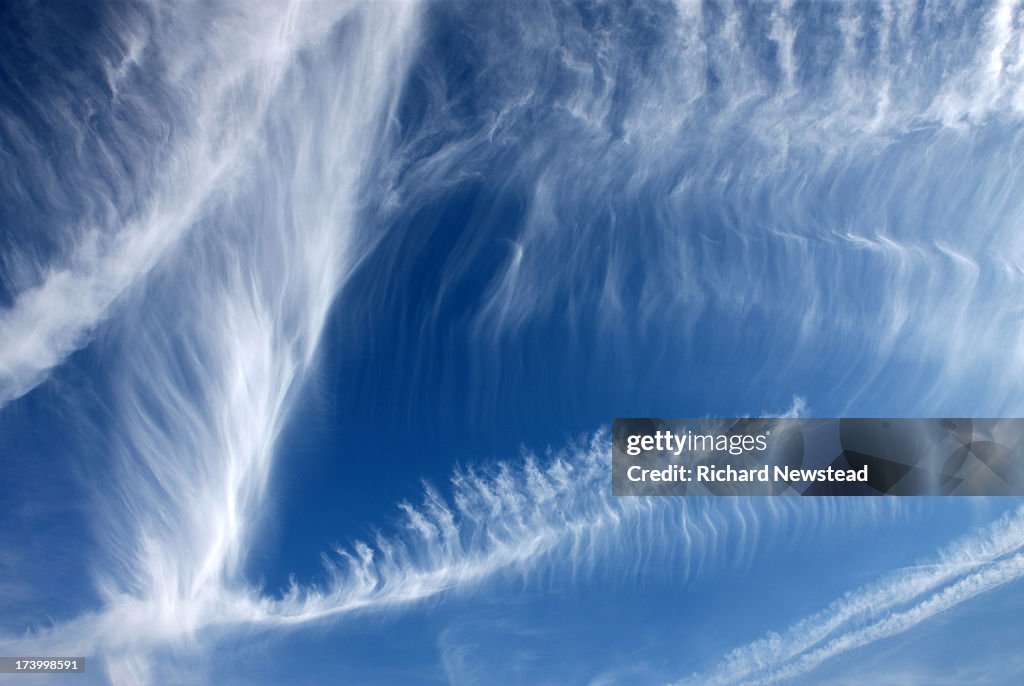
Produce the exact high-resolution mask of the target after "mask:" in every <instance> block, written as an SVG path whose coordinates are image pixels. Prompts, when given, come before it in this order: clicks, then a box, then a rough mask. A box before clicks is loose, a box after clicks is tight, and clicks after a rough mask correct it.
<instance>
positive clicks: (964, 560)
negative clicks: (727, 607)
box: [678, 508, 1024, 685]
mask: <svg viewBox="0 0 1024 686" xmlns="http://www.w3.org/2000/svg"><path fill="white" fill-rule="evenodd" d="M1022 549H1024V508H1017V509H1016V510H1014V511H1013V512H1011V513H1008V514H1007V515H1005V516H1004V517H1002V518H1001V519H1000V520H998V521H997V522H995V523H994V524H992V525H991V526H989V527H987V528H986V529H983V530H981V531H979V532H976V533H974V534H972V535H970V536H968V537H966V538H964V539H961V540H959V541H957V542H955V543H953V544H952V545H950V546H948V547H947V548H945V549H944V550H942V551H940V553H939V555H938V557H937V558H936V559H935V560H934V561H932V562H929V563H926V564H922V565H919V566H916V567H914V568H911V569H906V570H900V571H897V572H895V573H892V574H888V575H886V576H884V577H883V578H881V579H879V580H878V581H877V582H876V583H874V584H871V585H870V586H866V587H863V588H860V589H857V590H855V591H851V592H850V593H848V594H847V595H846V596H844V597H843V598H841V599H839V600H837V601H836V602H834V603H833V604H832V605H830V606H829V607H827V608H825V609H824V610H822V611H821V612H819V613H817V614H814V615H812V616H810V617H808V618H806V619H803V620H801V621H800V622H798V623H796V624H794V625H793V626H792V627H790V628H789V629H787V630H786V631H785V632H784V633H782V634H771V635H769V636H767V637H766V638H764V639H761V640H758V641H755V642H754V643H751V644H750V645H747V646H744V647H741V648H737V649H735V650H733V651H732V652H730V653H729V654H728V655H726V656H725V658H724V660H723V661H722V663H721V664H720V665H719V666H718V667H716V668H714V669H712V670H711V671H709V672H706V673H703V674H697V675H694V676H692V677H689V678H687V679H684V680H683V681H680V682H678V683H679V684H709V685H711V684H770V683H777V682H784V681H787V680H790V679H793V678H795V677H798V676H800V675H802V674H805V673H807V672H809V671H811V670H813V669H814V668H815V667H817V666H819V665H821V664H822V663H823V662H825V661H826V660H829V659H831V658H833V657H835V656H837V655H840V654H842V653H845V652H847V651H851V650H855V649H856V648H860V647H862V646H865V645H867V644H869V643H873V642H875V641H879V640H883V639H886V638H889V637H891V636H895V635H897V634H900V633H902V632H905V631H907V630H909V629H911V628H913V627H915V626H917V625H918V624H920V623H922V622H924V621H926V620H927V619H929V618H931V617H933V616H934V615H936V614H938V613H940V612H943V611H945V610H948V609H950V608H952V607H955V606H956V605H958V604H960V603H962V602H965V601H967V600H970V599H971V598H973V597H975V596H977V595H979V594H981V593H985V592H987V591H991V590H992V589H995V588H998V587H999V586H1002V585H1004V584H1007V583H1010V582H1012V581H1015V580H1017V579H1019V578H1021V577H1022V576H1024V553H1022V552H1021V550H1022Z"/></svg>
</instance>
